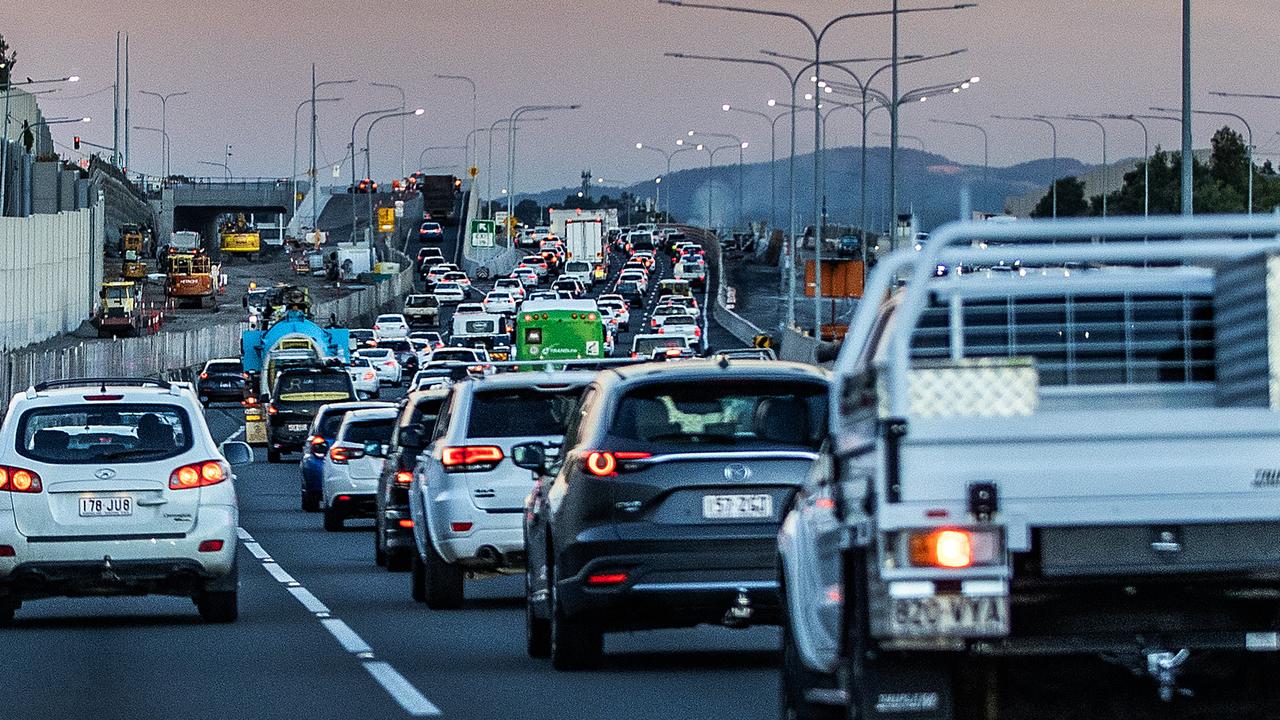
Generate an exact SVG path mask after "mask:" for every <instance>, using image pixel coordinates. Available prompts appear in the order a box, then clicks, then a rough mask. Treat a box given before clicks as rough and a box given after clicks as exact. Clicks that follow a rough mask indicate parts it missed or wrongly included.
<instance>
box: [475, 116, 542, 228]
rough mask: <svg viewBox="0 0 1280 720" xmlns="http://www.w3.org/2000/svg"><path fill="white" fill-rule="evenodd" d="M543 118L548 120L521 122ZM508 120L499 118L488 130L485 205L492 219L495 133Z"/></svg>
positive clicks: (522, 119) (522, 120) (524, 119)
mask: <svg viewBox="0 0 1280 720" xmlns="http://www.w3.org/2000/svg"><path fill="white" fill-rule="evenodd" d="M543 120H546V118H544V117H538V118H521V122H542V121H543ZM508 122H509V119H508V118H499V119H497V120H495V121H493V124H492V125H490V126H489V129H488V131H487V132H488V133H489V154H488V155H486V156H485V161H484V162H485V169H484V174H485V178H486V180H485V191H484V200H485V206H486V207H487V208H488V212H487V213H486V214H487V216H488V218H489V219H490V220H492V219H493V134H494V133H496V132H497V131H498V126H499V125H505V124H507V123H508ZM479 150H480V148H478V147H477V148H476V151H477V154H478V153H479ZM503 194H504V195H505V194H506V193H505V191H504V192H503Z"/></svg>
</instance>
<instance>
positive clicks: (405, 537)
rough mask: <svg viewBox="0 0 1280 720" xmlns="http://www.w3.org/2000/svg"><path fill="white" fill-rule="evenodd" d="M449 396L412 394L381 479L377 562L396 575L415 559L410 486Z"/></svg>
mask: <svg viewBox="0 0 1280 720" xmlns="http://www.w3.org/2000/svg"><path fill="white" fill-rule="evenodd" d="M448 394H449V392H448V391H447V390H445V389H444V388H433V389H431V390H422V391H419V392H410V393H409V394H408V395H407V396H406V397H405V399H404V400H403V401H402V402H401V404H400V414H399V416H397V418H396V426H395V429H394V430H392V432H391V444H390V447H389V449H388V450H387V458H386V461H385V462H384V463H383V464H382V473H381V475H379V476H378V495H377V510H376V512H375V513H374V529H373V556H374V562H375V563H377V564H378V565H382V566H385V567H386V568H387V569H388V570H391V571H392V572H403V571H406V570H408V569H409V563H410V561H411V560H412V559H413V520H412V518H410V516H409V485H411V484H412V483H413V468H414V465H416V464H417V462H418V454H419V453H421V452H422V450H423V448H425V447H426V445H427V439H428V438H430V437H431V430H432V429H433V428H434V427H435V425H436V417H437V416H438V415H439V414H440V406H441V404H443V403H444V399H445V397H447V396H448Z"/></svg>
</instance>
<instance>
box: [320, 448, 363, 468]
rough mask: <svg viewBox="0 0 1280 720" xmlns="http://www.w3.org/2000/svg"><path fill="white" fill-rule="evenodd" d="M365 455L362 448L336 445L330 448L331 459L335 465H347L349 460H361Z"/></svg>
mask: <svg viewBox="0 0 1280 720" xmlns="http://www.w3.org/2000/svg"><path fill="white" fill-rule="evenodd" d="M362 457H364V450H361V449H360V448H347V447H335V448H331V449H330V450H329V459H330V460H332V461H333V463H334V464H335V465H346V464H347V461H348V460H359V459H360V458H362Z"/></svg>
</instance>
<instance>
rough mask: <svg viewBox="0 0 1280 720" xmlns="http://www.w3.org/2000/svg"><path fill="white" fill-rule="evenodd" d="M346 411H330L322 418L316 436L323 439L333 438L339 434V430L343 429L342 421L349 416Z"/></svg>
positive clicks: (317, 426)
mask: <svg viewBox="0 0 1280 720" xmlns="http://www.w3.org/2000/svg"><path fill="white" fill-rule="evenodd" d="M347 412H348V411H346V410H329V411H327V412H325V413H324V415H322V416H321V417H320V422H319V423H318V424H317V425H316V434H317V435H319V436H321V437H327V438H331V437H334V436H335V435H337V434H338V428H340V427H342V419H343V418H345V417H346V416H347Z"/></svg>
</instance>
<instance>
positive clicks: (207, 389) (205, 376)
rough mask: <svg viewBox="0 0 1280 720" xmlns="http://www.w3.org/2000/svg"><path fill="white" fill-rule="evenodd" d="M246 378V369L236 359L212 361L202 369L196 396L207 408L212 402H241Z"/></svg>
mask: <svg viewBox="0 0 1280 720" xmlns="http://www.w3.org/2000/svg"><path fill="white" fill-rule="evenodd" d="M245 377H246V376H245V373H244V368H243V367H241V365H240V361H239V360H238V359H236V358H226V359H222V360H210V361H209V362H207V363H205V364H204V367H203V368H201V369H200V377H199V378H198V379H197V380H196V395H197V396H198V397H199V398H200V403H201V404H202V405H204V406H205V407H208V405H209V403H211V402H218V401H222V402H240V401H241V400H243V399H244V394H245V387H246V385H247V381H246V379H245Z"/></svg>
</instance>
